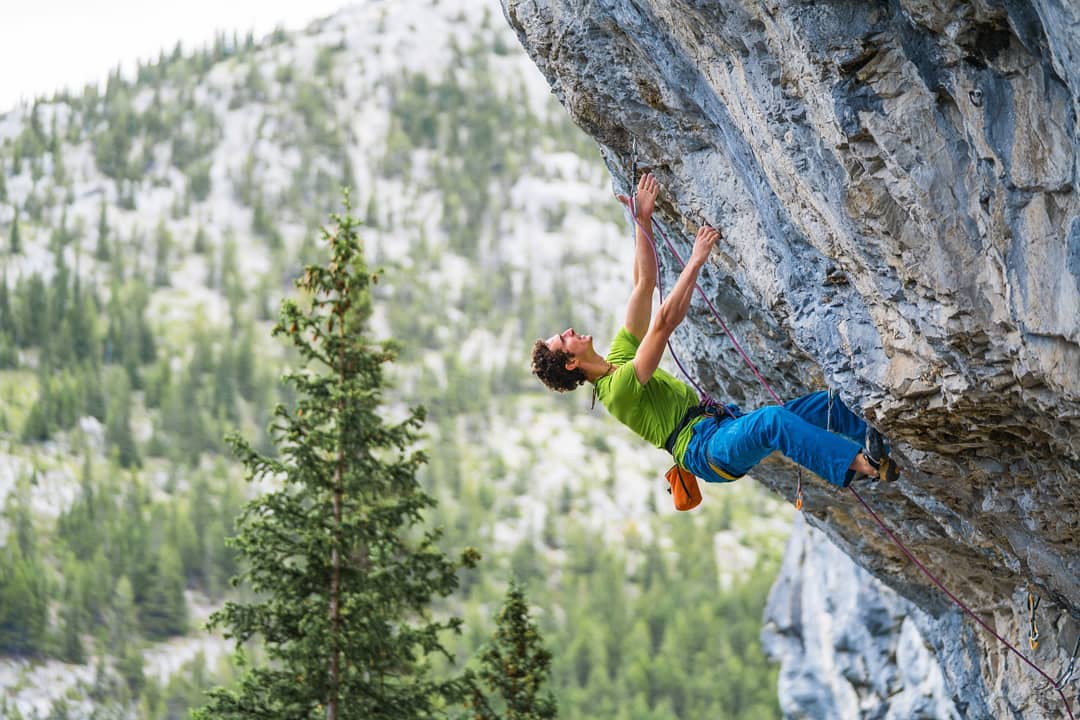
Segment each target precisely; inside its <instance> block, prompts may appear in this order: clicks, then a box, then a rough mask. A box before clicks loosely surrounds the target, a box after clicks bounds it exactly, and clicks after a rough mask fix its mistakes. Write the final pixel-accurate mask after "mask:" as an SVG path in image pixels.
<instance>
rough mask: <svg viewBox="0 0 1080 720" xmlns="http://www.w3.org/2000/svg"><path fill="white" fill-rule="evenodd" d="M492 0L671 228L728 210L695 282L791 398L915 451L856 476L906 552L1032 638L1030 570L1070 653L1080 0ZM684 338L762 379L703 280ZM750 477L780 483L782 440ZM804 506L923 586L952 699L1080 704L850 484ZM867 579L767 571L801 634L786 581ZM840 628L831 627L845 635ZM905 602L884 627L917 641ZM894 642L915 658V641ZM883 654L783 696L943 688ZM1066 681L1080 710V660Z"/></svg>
mask: <svg viewBox="0 0 1080 720" xmlns="http://www.w3.org/2000/svg"><path fill="white" fill-rule="evenodd" d="M503 5H504V12H505V16H506V18H507V20H508V22H509V24H510V25H511V27H513V28H514V29H515V31H516V32H517V34H518V37H519V39H520V41H521V43H522V44H523V45H524V47H525V48H526V50H527V51H528V52H529V54H530V55H531V56H532V58H533V60H534V62H536V64H537V65H538V66H539V67H540V69H541V71H542V72H543V73H544V75H545V76H546V77H547V78H548V81H549V83H550V85H551V87H552V89H553V91H554V93H555V95H556V96H557V97H558V98H559V100H560V101H561V102H562V103H563V105H564V106H565V107H566V109H567V110H568V112H569V114H570V115H571V117H572V118H573V119H574V121H575V122H576V123H577V124H578V125H580V126H581V127H582V128H583V129H585V131H586V132H588V133H589V134H590V135H592V136H593V137H594V138H595V139H596V140H597V142H598V143H600V145H601V147H602V150H603V152H604V154H605V158H606V160H607V163H608V167H609V170H610V171H611V173H612V175H613V176H614V177H615V181H616V184H617V185H620V186H625V185H626V183H627V180H628V178H627V175H628V172H629V168H630V167H631V165H632V163H634V162H636V163H637V165H638V166H639V167H647V168H649V169H651V170H652V171H653V172H654V173H656V175H657V176H658V177H659V179H660V180H661V182H662V184H663V186H664V188H665V193H664V195H665V199H666V202H664V203H663V205H662V208H661V210H662V215H663V219H664V222H665V224H666V226H667V228H668V229H669V230H670V231H671V232H672V233H673V234H675V235H677V236H681V238H682V240H681V242H685V243H688V242H689V239H690V237H691V235H690V231H691V230H692V229H693V228H694V227H695V226H697V225H698V224H699V223H701V222H709V223H711V224H713V225H715V226H716V227H718V228H720V229H721V230H722V231H723V236H724V237H723V239H722V240H721V242H720V243H719V244H718V249H717V251H716V252H715V254H714V257H713V258H712V262H711V263H710V264H709V266H708V267H707V268H706V270H705V271H704V273H703V278H704V281H703V283H702V285H703V287H704V288H705V289H706V291H707V292H708V293H709V294H710V295H711V297H712V299H713V300H714V302H715V303H716V304H717V305H718V307H719V308H720V309H721V311H722V312H724V313H725V315H726V319H727V321H728V322H729V324H730V325H731V326H732V328H733V330H734V331H735V333H736V335H737V337H739V338H740V341H741V342H742V343H743V344H744V345H745V346H746V347H747V348H748V350H749V351H750V353H751V355H752V356H753V357H754V359H755V361H756V362H757V363H758V364H759V365H760V366H761V367H762V368H763V369H764V372H765V374H766V376H767V378H768V380H769V382H771V383H772V384H773V386H774V387H776V388H777V390H778V392H779V393H780V394H781V395H782V396H784V397H792V396H795V395H797V394H800V393H802V392H804V391H806V390H809V389H813V388H818V387H822V386H824V385H829V386H831V387H834V388H836V389H837V390H838V391H839V392H840V394H841V395H842V397H843V398H844V399H845V401H847V402H848V403H849V404H850V405H851V406H852V407H856V408H861V410H862V412H863V413H864V415H865V416H866V418H867V419H868V420H869V421H870V422H872V423H873V424H874V425H875V426H876V427H877V428H879V429H880V430H881V431H882V432H883V433H884V434H885V435H886V436H888V437H889V438H890V439H891V441H892V443H893V447H894V455H895V456H896V457H897V459H898V460H899V463H900V465H901V467H902V470H903V478H902V479H901V481H900V482H898V483H897V484H896V485H894V486H881V485H869V486H867V487H865V488H861V489H860V492H861V493H862V494H863V496H864V497H865V498H866V499H867V501H868V502H869V504H870V505H871V506H872V507H874V508H875V509H876V510H877V511H878V512H879V513H881V515H882V516H883V517H884V519H885V521H886V523H887V524H888V525H889V526H890V527H891V528H892V529H893V530H894V531H895V532H896V534H897V535H898V536H899V537H900V538H901V539H902V540H903V542H904V543H905V544H907V546H908V547H909V548H910V549H911V551H912V552H913V553H914V554H915V556H916V557H918V558H920V559H921V560H922V561H923V562H925V563H926V564H927V565H928V566H929V568H930V569H931V570H932V571H933V572H934V573H935V574H936V575H937V576H938V577H940V578H941V579H942V581H943V582H944V583H945V584H946V586H947V587H949V588H951V589H952V590H953V592H955V593H956V594H958V595H959V596H960V597H962V598H963V599H964V600H965V601H966V602H967V603H968V604H969V605H970V606H971V607H972V608H974V610H975V612H977V613H978V615H979V617H980V618H981V619H982V620H983V621H984V622H986V623H988V624H989V625H991V626H992V627H994V628H996V630H997V632H998V633H1000V634H1002V635H1003V636H1004V637H1006V638H1007V639H1009V640H1010V641H1012V642H1014V644H1016V645H1018V646H1021V647H1022V648H1023V649H1024V651H1025V652H1027V651H1028V643H1027V641H1026V638H1027V630H1028V620H1029V617H1028V608H1027V594H1028V593H1032V594H1034V595H1035V596H1038V597H1040V598H1041V605H1040V608H1039V610H1038V617H1037V619H1038V620H1039V622H1040V623H1041V625H1040V627H1041V629H1042V638H1041V642H1040V644H1039V646H1038V649H1037V651H1035V652H1029V653H1028V654H1029V655H1030V656H1031V659H1032V660H1033V661H1034V662H1035V663H1036V664H1038V665H1040V666H1041V667H1043V668H1044V669H1045V670H1046V671H1047V672H1048V673H1049V674H1050V675H1056V674H1057V673H1058V672H1059V671H1060V670H1061V669H1062V668H1063V667H1064V666H1065V665H1066V664H1067V662H1068V660H1069V655H1070V653H1071V651H1072V648H1073V647H1074V642H1075V640H1076V637H1077V633H1078V632H1080V550H1078V548H1080V544H1078V540H1080V528H1078V523H1077V517H1078V511H1080V499H1078V495H1077V490H1078V489H1080V198H1078V196H1077V192H1076V180H1077V167H1078V165H1077V162H1078V157H1077V150H1078V148H1080V145H1078V135H1077V128H1076V111H1077V107H1078V100H1080V8H1078V7H1077V6H1076V5H1075V4H1073V3H1066V2H1059V1H1057V0H1036V1H1035V2H1024V1H1023V0H1000V1H983V0H979V1H977V2H970V3H968V2H948V1H946V2H919V1H917V0H891V1H889V2H865V3H863V2H824V3H812V4H808V3H801V2H783V1H782V0H775V1H772V2H765V3H757V2H739V1H738V0H727V1H723V2H710V3H697V2H667V1H664V2H660V1H656V0H638V1H635V2H588V3H586V2H581V1H580V0H544V1H538V0H503ZM687 247H688V245H687ZM665 264H666V269H667V271H668V272H669V273H674V272H675V271H676V270H677V268H675V267H673V263H672V261H671V260H669V259H665ZM677 342H678V345H679V347H680V348H681V349H682V350H683V352H684V353H685V354H686V356H687V357H689V358H692V361H691V366H692V370H693V372H695V373H697V375H698V376H699V377H700V379H701V380H702V381H703V382H704V383H705V385H706V387H707V389H708V390H709V391H710V392H712V393H714V394H715V395H717V396H721V397H727V398H730V399H731V400H734V401H736V402H739V403H741V404H742V405H743V406H744V407H746V406H755V405H758V404H761V403H764V402H767V401H768V399H769V398H768V396H767V394H766V393H765V391H764V390H763V389H762V388H761V387H760V386H759V385H758V384H757V383H756V381H755V380H754V378H753V376H752V375H751V374H750V372H749V371H748V370H747V369H746V368H745V367H743V366H742V365H741V364H740V360H739V358H738V356H737V355H736V354H735V353H733V352H730V346H729V343H728V341H727V340H726V339H725V338H724V337H723V335H722V334H721V333H720V331H719V329H718V328H717V327H716V325H715V323H714V322H712V321H711V319H710V318H709V317H708V315H707V313H705V312H703V311H702V309H701V308H700V307H698V308H697V309H696V310H693V311H692V312H691V318H690V320H689V322H687V323H686V326H685V328H684V329H683V330H682V334H681V335H680V336H679V338H678V340H677ZM757 478H758V480H760V481H761V482H763V483H765V484H766V485H767V486H769V487H770V488H772V489H773V490H775V491H776V492H778V493H780V494H782V495H784V496H785V497H789V498H790V497H791V495H792V492H793V485H794V483H793V482H792V471H791V468H790V466H788V465H786V463H783V462H780V461H776V462H774V463H768V464H766V465H765V466H763V468H762V470H761V472H759V473H758V475H757ZM805 517H806V519H807V521H808V523H809V525H810V526H812V527H814V528H818V529H819V530H821V531H822V533H823V535H824V536H825V537H828V538H829V539H830V540H831V541H832V542H833V543H835V544H836V545H837V546H838V547H839V548H841V549H842V550H843V551H844V553H846V554H847V555H848V556H850V557H851V558H852V559H853V560H854V561H855V562H856V563H857V564H858V565H859V566H861V567H862V568H864V569H865V570H866V571H868V572H869V574H870V575H872V576H873V577H874V578H877V579H878V580H879V581H881V582H883V583H884V584H885V585H887V586H888V587H889V588H891V589H892V590H894V591H895V592H896V593H898V594H899V596H900V597H901V598H903V599H904V600H905V601H906V602H910V603H912V604H913V605H914V606H915V607H917V608H918V609H919V612H921V613H922V615H921V616H920V617H922V619H921V620H920V621H919V622H916V623H914V624H915V625H920V626H921V630H922V632H923V637H924V638H925V642H926V643H928V644H929V646H930V647H932V649H933V652H934V655H936V657H937V659H938V661H939V662H940V665H941V668H942V671H943V678H944V684H945V687H946V688H947V691H948V695H949V696H950V697H951V699H952V702H953V704H954V710H953V711H955V712H958V713H959V714H960V715H961V716H962V717H971V718H984V717H1025V718H1057V717H1066V710H1065V707H1064V704H1063V702H1062V698H1061V697H1059V696H1058V695H1057V694H1056V693H1055V692H1054V691H1053V690H1052V689H1048V688H1047V686H1046V682H1045V681H1044V680H1043V679H1042V678H1041V677H1040V676H1038V675H1037V674H1036V673H1035V672H1034V671H1032V670H1031V669H1029V668H1028V667H1026V666H1025V665H1023V664H1022V663H1021V662H1020V661H1018V659H1017V658H1015V657H1014V656H1011V655H1008V654H1007V653H1006V652H1005V650H1004V648H1002V647H1001V645H1000V644H999V643H998V641H997V640H995V639H994V638H993V637H991V636H990V635H989V634H987V633H985V632H983V631H982V630H981V629H978V628H976V626H975V625H974V623H972V622H971V621H970V620H968V619H965V618H962V617H961V616H960V615H959V614H958V611H957V610H956V608H955V607H954V606H953V605H952V604H951V603H950V601H949V600H948V599H947V598H946V597H945V596H944V595H943V594H942V593H941V592H940V591H939V590H938V589H937V588H936V587H934V586H933V585H932V584H931V583H930V582H929V581H928V580H927V579H926V578H925V577H924V576H923V575H921V574H920V573H919V572H918V570H917V569H916V568H914V567H913V566H912V565H911V564H910V563H909V562H908V561H907V560H906V559H905V558H904V557H903V555H902V554H901V553H900V552H899V551H898V550H897V549H896V548H895V547H894V546H893V545H892V544H891V542H890V541H889V539H888V538H887V537H886V536H885V535H884V534H883V533H882V532H881V531H880V530H879V529H878V528H877V527H876V525H875V524H874V523H873V521H872V520H871V518H870V517H868V515H867V514H866V512H865V511H864V510H863V508H862V507H861V506H860V505H859V504H858V503H857V501H856V498H855V497H854V496H853V495H851V494H850V493H846V492H840V491H835V490H834V489H832V488H829V487H827V486H825V485H823V484H812V485H811V489H810V491H809V492H808V493H807V502H806V508H805ZM807 542H812V541H809V540H808V541H807ZM822 552H824V551H822ZM788 562H789V565H790V566H791V567H790V570H791V571H792V572H796V568H795V567H794V565H793V564H792V563H793V561H791V559H790V558H789V561H788ZM805 571H806V568H803V570H800V571H799V572H805ZM852 577H853V578H859V577H864V576H862V575H860V574H855V575H853V576H852ZM783 582H787V583H791V582H793V580H792V579H791V578H790V577H789V578H787V579H786V580H785V581H783ZM868 584H872V583H868V582H863V587H861V588H859V593H860V595H861V594H862V593H866V592H869V590H868V588H867V587H866V585H868ZM851 592H854V589H853V588H850V587H846V588H843V587H840V588H835V589H833V586H831V585H830V584H829V583H810V584H807V585H805V586H804V587H802V588H801V590H800V591H799V592H788V593H777V594H776V595H774V603H773V604H772V606H771V617H772V619H773V621H774V627H775V629H776V631H777V632H779V633H780V634H781V635H784V634H786V635H788V636H792V635H793V636H794V638H795V639H797V638H798V637H799V635H800V634H802V636H803V638H804V639H806V629H805V628H804V627H800V625H799V624H797V623H796V624H792V623H790V622H784V621H783V618H784V617H785V616H788V617H790V616H791V615H792V611H791V610H790V609H786V608H783V607H780V602H779V599H780V598H781V597H786V598H788V599H790V600H791V601H793V602H795V601H799V600H800V598H801V599H802V601H805V600H806V599H807V594H808V593H809V594H810V595H814V594H817V595H819V596H820V594H822V593H832V594H835V595H841V596H843V595H844V594H849V593H851ZM882 592H884V590H882ZM840 599H843V598H840ZM825 600H828V598H826V599H825ZM838 600H839V599H838ZM819 601H820V602H824V601H823V600H821V599H820V598H819ZM844 601H845V602H846V600H844ZM881 603H882V604H883V605H885V606H890V607H891V606H892V605H891V604H892V600H888V601H886V600H882V601H881ZM822 606H823V607H825V605H824V604H823V605H822ZM905 612H906V611H905ZM843 627H847V626H846V625H843V624H841V625H833V626H832V628H831V630H832V632H833V633H834V636H833V637H831V638H825V639H824V640H823V641H822V642H824V643H825V644H828V645H832V646H834V647H841V646H844V647H847V646H848V644H849V643H850V642H851V638H852V636H851V635H850V634H848V635H847V636H844V637H842V636H841V632H842V629H843ZM905 627H907V626H906V625H905V623H899V624H896V625H895V628H894V629H895V632H896V633H900V634H901V641H900V642H901V644H902V643H903V642H907V641H906V640H904V639H903V633H905V632H907V631H906V630H905V629H904V628H905ZM814 632H815V634H817V633H823V632H826V630H825V629H824V628H816V629H815V630H814ZM886 634H887V633H886ZM881 635H882V629H881V628H877V629H875V630H874V632H871V633H869V636H868V637H871V638H872V637H880V636H881ZM819 641H821V639H820V638H819ZM792 644H793V643H792V642H786V641H785V642H779V641H778V642H776V643H774V644H773V647H774V649H775V651H776V652H778V653H780V654H781V655H784V654H785V653H790V652H791V647H792ZM893 646H894V647H895V643H893ZM882 647H884V646H883V645H882V644H881V643H875V642H872V641H871V640H869V639H867V640H866V642H865V643H864V642H858V643H855V644H854V646H853V647H847V649H848V651H849V652H851V653H855V654H859V653H862V652H865V653H866V654H867V656H869V655H872V654H874V653H876V652H878V651H880V650H881V649H882ZM807 657H808V661H811V662H812V660H810V659H809V658H812V657H813V656H807ZM790 659H791V660H792V661H795V657H794V656H791V658H790ZM890 659H891V660H892V661H893V662H894V663H896V664H898V665H902V664H903V663H904V656H903V654H902V653H900V652H899V651H898V650H897V651H896V652H894V653H893V654H892V655H891V657H890ZM869 667H875V665H873V664H871V665H869ZM788 668H790V663H788ZM883 672H884V671H883ZM783 675H784V676H785V677H789V676H790V673H788V672H787V670H785V672H784V673H783ZM827 675H828V673H827V672H825V669H824V668H820V669H818V671H817V672H816V673H814V674H813V676H814V677H818V678H822V683H825V680H824V678H826V676H827ZM853 677H854V676H853ZM879 680H880V678H870V679H867V680H866V682H861V681H860V682H853V683H850V687H851V688H855V691H856V692H855V693H854V694H853V695H852V697H857V700H858V702H853V703H840V704H836V705H833V704H830V703H829V702H826V696H828V695H829V694H830V692H831V691H830V690H829V689H828V688H827V687H825V685H823V684H822V685H819V689H820V693H821V698H819V699H820V700H821V702H814V701H812V700H808V699H807V695H806V692H807V687H808V685H807V684H803V685H802V686H801V687H800V688H799V691H800V692H799V694H795V693H794V687H793V685H792V684H790V683H788V684H787V685H784V684H783V683H782V687H781V692H782V700H781V702H782V705H783V707H784V708H785V712H786V713H787V714H788V715H789V716H792V717H838V716H844V717H914V716H918V717H931V716H938V715H934V714H928V713H926V712H924V713H922V714H918V715H904V714H902V713H899V714H898V711H896V710H891V709H890V707H891V706H893V705H894V704H895V703H898V702H900V701H899V700H898V699H897V698H896V697H895V696H894V690H895V688H894V686H893V685H892V684H890V683H883V682H879ZM809 685H811V686H812V685H813V683H810V684H809ZM1065 693H1066V695H1067V696H1068V698H1069V702H1071V703H1072V705H1073V712H1077V711H1078V710H1080V708H1078V707H1077V706H1078V705H1080V702H1077V697H1076V695H1077V693H1076V685H1075V682H1074V684H1072V685H1070V686H1068V687H1067V688H1066V689H1065ZM897 707H898V706H897ZM905 707H908V706H905ZM815 708H816V709H815ZM827 708H840V709H841V710H842V712H841V711H840V710H837V714H834V713H833V711H832V710H827ZM942 712H943V711H942Z"/></svg>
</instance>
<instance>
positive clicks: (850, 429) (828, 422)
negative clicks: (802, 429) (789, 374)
mask: <svg viewBox="0 0 1080 720" xmlns="http://www.w3.org/2000/svg"><path fill="white" fill-rule="evenodd" d="M784 407H786V408H787V409H788V410H790V411H791V412H793V413H795V414H796V415H798V416H799V417H801V418H802V419H803V420H805V421H807V422H808V423H813V424H814V425H817V426H818V427H819V428H825V429H826V430H832V432H834V433H837V434H838V435H843V436H844V437H846V438H848V439H849V440H853V441H855V442H857V443H859V444H860V445H862V444H863V443H864V442H865V438H866V430H867V425H866V422H864V421H863V420H862V418H860V417H859V416H858V415H856V414H855V413H853V412H851V410H849V409H848V406H847V405H845V404H844V402H843V401H842V400H841V399H840V396H839V395H836V394H833V397H832V409H831V418H830V408H829V391H828V390H820V391H818V392H813V393H810V394H809V395H803V396H802V397H800V398H795V399H794V400H788V401H787V402H786V403H784Z"/></svg>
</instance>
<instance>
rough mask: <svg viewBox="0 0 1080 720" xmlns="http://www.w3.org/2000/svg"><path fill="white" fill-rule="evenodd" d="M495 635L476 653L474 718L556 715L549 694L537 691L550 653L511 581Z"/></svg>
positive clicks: (522, 719)
mask: <svg viewBox="0 0 1080 720" xmlns="http://www.w3.org/2000/svg"><path fill="white" fill-rule="evenodd" d="M497 625H498V626H497V628H496V630H495V637H494V638H493V639H492V642H491V644H490V645H488V647H487V648H485V649H484V651H483V652H482V653H481V654H480V662H481V668H480V673H479V680H480V683H482V684H483V685H484V686H485V687H487V689H488V691H489V692H490V694H489V695H487V696H485V695H484V694H483V692H482V691H481V689H480V685H479V684H478V685H477V686H476V687H475V688H474V690H473V699H472V705H473V708H474V711H475V717H476V720H549V719H550V718H554V717H556V716H557V715H558V711H557V706H556V704H555V698H554V696H552V694H551V692H550V691H548V692H544V691H542V688H543V685H544V683H546V682H547V681H548V680H549V679H550V676H551V653H550V652H549V651H548V650H547V649H546V648H545V647H544V643H543V639H542V638H541V637H540V631H539V630H538V629H537V627H536V624H535V623H534V622H533V621H532V620H531V619H530V618H529V604H528V603H527V602H526V601H525V592H524V591H523V590H522V589H521V588H520V587H519V586H518V585H517V583H515V582H511V583H510V588H509V589H508V590H507V591H506V602H505V604H504V605H503V607H502V610H501V611H500V612H499V616H498V618H497Z"/></svg>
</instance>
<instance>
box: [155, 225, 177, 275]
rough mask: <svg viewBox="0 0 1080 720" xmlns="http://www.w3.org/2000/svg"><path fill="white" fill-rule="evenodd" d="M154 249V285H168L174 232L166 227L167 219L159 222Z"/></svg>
mask: <svg viewBox="0 0 1080 720" xmlns="http://www.w3.org/2000/svg"><path fill="white" fill-rule="evenodd" d="M155 241H156V245H155V251H154V287H166V286H168V285H169V284H170V282H169V254H170V253H171V252H172V244H173V239H172V233H170V232H169V229H168V228H167V227H165V221H164V220H161V221H159V222H158V226H157V232H156V233H155Z"/></svg>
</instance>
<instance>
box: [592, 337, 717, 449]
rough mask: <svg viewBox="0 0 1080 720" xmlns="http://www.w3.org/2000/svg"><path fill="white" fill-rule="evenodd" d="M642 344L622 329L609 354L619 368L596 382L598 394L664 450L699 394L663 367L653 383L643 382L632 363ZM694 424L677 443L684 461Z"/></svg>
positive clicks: (619, 416) (619, 417)
mask: <svg viewBox="0 0 1080 720" xmlns="http://www.w3.org/2000/svg"><path fill="white" fill-rule="evenodd" d="M639 345H641V341H640V340H638V339H637V338H636V337H634V336H633V335H631V334H630V332H629V331H628V330H627V329H626V328H621V329H620V330H619V333H618V334H617V335H616V336H615V339H614V340H613V341H612V342H611V350H610V351H609V352H608V355H607V361H608V362H609V363H611V364H612V365H616V366H618V367H617V369H616V370H615V372H613V373H611V374H610V375H605V376H604V377H602V378H600V379H599V380H597V381H596V397H598V398H599V399H600V402H601V403H603V405H604V407H606V408H607V409H608V412H610V413H611V414H612V415H614V416H615V419H617V420H618V421H619V422H621V423H622V424H623V425H625V426H626V427H628V428H630V429H631V430H633V431H634V432H635V433H637V434H638V435H640V436H641V437H642V438H644V439H645V440H647V441H649V442H650V443H652V444H653V445H655V446H656V447H658V448H661V449H663V447H664V441H665V440H667V437H668V435H670V434H671V431H672V430H674V429H675V427H676V426H677V425H678V424H679V421H680V420H682V417H683V415H685V414H686V411H687V410H689V409H690V408H692V407H693V406H695V405H697V404H698V397H697V394H696V393H695V392H694V389H693V388H692V387H690V386H689V385H687V384H686V383H684V382H682V381H681V380H679V379H678V378H676V377H674V376H672V375H671V374H670V373H668V372H665V371H663V370H661V369H660V368H657V369H656V371H655V372H653V375H652V377H651V378H649V382H647V383H645V384H644V385H642V384H641V383H639V382H638V379H637V375H636V374H635V373H634V364H633V363H632V362H630V361H631V360H633V359H634V355H636V354H637V349H638V346H639ZM693 425H694V423H688V424H687V426H686V427H685V428H683V431H682V432H681V433H680V434H679V437H678V440H676V442H675V449H674V456H675V460H676V461H677V462H679V463H680V464H681V463H682V457H683V454H684V453H685V452H686V446H687V444H688V443H689V442H690V437H691V430H690V429H691V427H692V426H693Z"/></svg>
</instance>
